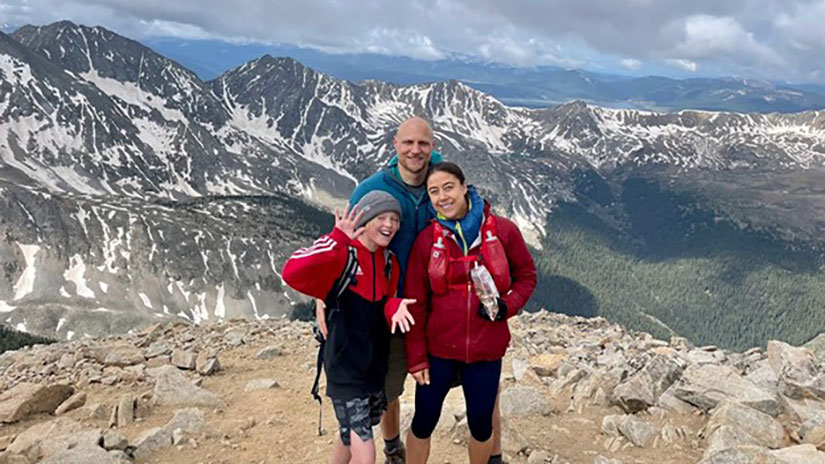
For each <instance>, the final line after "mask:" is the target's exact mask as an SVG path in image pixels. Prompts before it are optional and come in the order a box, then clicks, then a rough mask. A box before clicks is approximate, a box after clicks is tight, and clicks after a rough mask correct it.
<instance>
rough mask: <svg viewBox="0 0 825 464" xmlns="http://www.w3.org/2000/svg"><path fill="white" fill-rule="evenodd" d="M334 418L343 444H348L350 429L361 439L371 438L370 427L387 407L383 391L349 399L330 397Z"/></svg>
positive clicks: (379, 418)
mask: <svg viewBox="0 0 825 464" xmlns="http://www.w3.org/2000/svg"><path fill="white" fill-rule="evenodd" d="M332 407H333V409H335V418H336V419H338V433H339V434H340V435H341V442H343V443H344V445H345V446H349V445H350V430H352V431H354V432H355V434H356V435H358V438H360V439H361V440H362V441H367V440H372V428H373V426H376V425H378V423H379V422H381V415H382V414H383V413H384V411H385V410H386V409H387V397H386V395H384V392H383V391H382V392H380V393H376V394H374V395H369V396H366V397H363V398H354V399H351V400H339V399H336V398H332Z"/></svg>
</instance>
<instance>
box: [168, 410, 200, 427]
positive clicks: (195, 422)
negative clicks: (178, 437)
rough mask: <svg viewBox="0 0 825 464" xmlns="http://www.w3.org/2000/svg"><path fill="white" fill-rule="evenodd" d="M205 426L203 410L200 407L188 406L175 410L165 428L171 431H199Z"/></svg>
mask: <svg viewBox="0 0 825 464" xmlns="http://www.w3.org/2000/svg"><path fill="white" fill-rule="evenodd" d="M205 426H206V421H205V420H204V416H203V412H202V411H201V410H200V409H196V408H188V409H179V410H177V411H175V415H174V416H173V417H172V419H170V420H169V422H167V423H166V425H164V426H163V428H165V429H166V430H167V431H170V432H172V431H175V430H178V429H179V430H182V431H183V432H199V431H201V430H202V429H203V428H204V427H205Z"/></svg>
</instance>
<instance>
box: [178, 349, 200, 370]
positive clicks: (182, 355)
mask: <svg viewBox="0 0 825 464" xmlns="http://www.w3.org/2000/svg"><path fill="white" fill-rule="evenodd" d="M197 359H198V357H197V355H196V354H195V353H193V352H191V351H189V350H175V351H173V352H172V365H173V366H177V367H179V368H181V369H186V370H190V371H191V370H194V369H195V365H196V363H197Z"/></svg>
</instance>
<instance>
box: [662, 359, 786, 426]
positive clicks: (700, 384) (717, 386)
mask: <svg viewBox="0 0 825 464" xmlns="http://www.w3.org/2000/svg"><path fill="white" fill-rule="evenodd" d="M674 385H675V388H674V389H673V394H674V395H675V396H676V397H677V398H679V399H681V400H683V401H686V402H688V403H690V404H692V405H694V406H696V407H697V408H699V409H702V410H703V411H706V412H707V411H710V410H711V409H713V408H715V407H716V406H717V405H718V404H719V403H720V402H721V401H722V400H725V399H729V400H733V401H737V402H739V403H742V404H744V405H746V406H750V407H752V408H754V409H756V410H758V411H762V412H764V413H765V414H768V415H770V416H772V417H776V415H777V414H779V409H780V408H779V400H778V398H777V396H776V395H774V394H772V393H770V392H767V391H765V390H763V389H761V388H759V387H757V386H756V385H754V384H753V382H750V381H749V380H746V379H744V378H742V377H741V376H740V375H739V374H738V373H737V372H736V371H734V370H733V368H731V367H729V366H720V365H715V364H704V365H693V366H690V367H688V368H687V369H686V370H685V372H684V373H683V374H682V378H681V379H679V381H678V382H677V383H676V384H674Z"/></svg>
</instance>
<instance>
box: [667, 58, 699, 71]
mask: <svg viewBox="0 0 825 464" xmlns="http://www.w3.org/2000/svg"><path fill="white" fill-rule="evenodd" d="M665 63H667V64H668V65H670V66H673V67H674V68H679V69H682V70H684V71H690V72H696V70H698V69H699V65H698V64H696V62H694V61H690V60H685V59H682V58H668V59H666V60H665Z"/></svg>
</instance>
